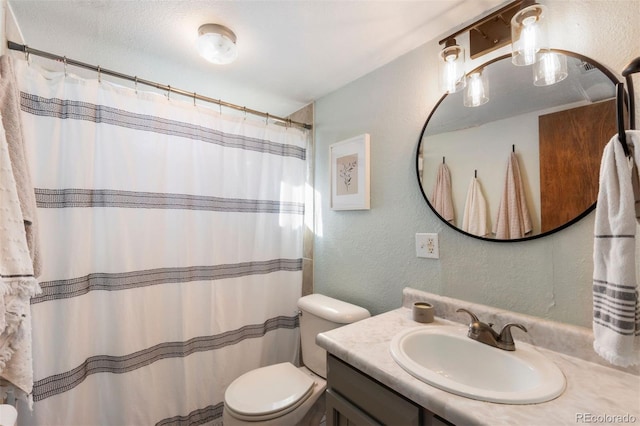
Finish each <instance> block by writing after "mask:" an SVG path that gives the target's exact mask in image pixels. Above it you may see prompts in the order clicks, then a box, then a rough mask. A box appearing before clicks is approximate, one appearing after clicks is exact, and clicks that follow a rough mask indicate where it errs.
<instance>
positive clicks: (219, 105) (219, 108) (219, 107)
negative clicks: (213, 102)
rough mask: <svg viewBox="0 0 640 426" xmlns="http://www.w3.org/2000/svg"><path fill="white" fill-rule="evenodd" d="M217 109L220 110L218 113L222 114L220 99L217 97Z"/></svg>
mask: <svg viewBox="0 0 640 426" xmlns="http://www.w3.org/2000/svg"><path fill="white" fill-rule="evenodd" d="M218 111H219V112H220V115H222V100H221V99H218Z"/></svg>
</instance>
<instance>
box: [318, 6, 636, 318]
mask: <svg viewBox="0 0 640 426" xmlns="http://www.w3.org/2000/svg"><path fill="white" fill-rule="evenodd" d="M543 3H545V4H547V5H548V6H549V15H550V40H551V43H552V47H554V48H559V49H566V50H571V51H574V52H577V53H580V54H583V55H586V56H588V57H590V58H593V59H596V60H598V61H599V62H601V63H602V64H604V65H605V66H607V67H608V68H609V69H611V70H612V71H614V72H616V74H618V75H619V72H620V71H621V70H622V69H623V68H624V66H626V65H627V64H628V63H629V62H630V61H631V59H633V58H634V57H637V56H639V55H640V45H639V44H640V43H639V40H640V25H638V23H639V22H640V3H638V1H637V0H633V1H604V0H575V1H570V0H564V1H558V0H556V1H544V2H543ZM461 24H462V23H461ZM445 35H446V34H444V35H443V36H445ZM438 50H439V46H438V44H437V41H431V42H428V43H426V44H425V45H423V46H422V47H420V48H418V49H416V50H414V51H412V52H410V53H408V54H406V55H404V56H403V57H401V58H399V59H397V60H395V61H394V62H392V63H390V64H388V65H386V66H384V67H382V68H380V69H378V70H376V71H374V72H372V73H370V74H368V75H366V76H365V77H363V78H361V79H359V80H356V81H355V82H353V83H351V84H349V85H347V86H345V87H343V88H341V89H339V90H337V91H336V92H334V93H332V94H330V95H328V96H326V97H324V98H322V99H320V100H318V101H317V103H316V117H315V126H316V180H315V183H316V191H317V192H316V197H317V200H316V228H317V234H316V238H315V248H314V262H315V269H314V273H315V278H314V283H315V291H316V292H319V293H324V294H327V295H330V296H334V297H338V298H341V299H343V300H347V301H350V302H353V303H357V304H360V305H362V306H364V307H366V308H368V309H369V310H371V312H372V313H374V314H376V313H380V312H383V311H387V310H390V309H393V308H397V307H399V306H400V305H401V298H402V288H403V287H405V286H411V287H415V288H418V289H424V290H426V291H430V292H434V293H438V294H441V295H444V296H449V297H454V298H460V299H465V300H469V301H473V302H476V303H482V304H487V305H491V306H496V307H500V308H505V309H509V310H513V311H517V312H521V313H526V314H530V315H535V316H539V317H544V318H549V319H553V320H557V321H561V322H566V323H571V324H576V325H582V326H587V327H589V326H590V321H591V319H590V318H591V309H592V300H591V274H592V270H593V262H592V245H593V243H592V232H593V222H594V214H593V213H592V214H590V215H589V216H588V217H586V218H585V219H583V220H581V221H580V222H579V223H577V224H575V225H573V226H572V227H570V228H568V229H565V230H563V231H560V232H558V233H556V234H554V235H552V236H549V237H545V238H542V239H539V240H533V241H529V242H520V243H507V244H503V243H492V242H485V241H480V240H476V239H473V238H469V237H466V236H464V235H462V234H460V233H457V232H455V231H454V230H452V229H450V228H449V227H447V226H446V225H444V224H442V223H441V222H440V221H439V220H438V219H437V217H436V216H435V215H434V214H433V213H432V212H431V210H430V209H429V207H428V206H427V204H426V203H425V201H424V200H423V198H422V195H421V194H420V191H419V188H418V184H417V179H416V172H415V166H414V163H415V155H416V152H415V150H416V146H417V143H418V139H419V136H420V131H421V128H422V125H423V123H424V121H425V120H426V117H427V115H428V113H429V111H430V110H431V108H432V107H433V105H435V103H436V101H437V100H438V98H439V96H440V95H439V93H438V89H437V81H438V78H437V73H436V70H437V67H436V63H435V58H436V55H437V52H438ZM500 53H505V51H504V49H501V50H500V51H498V52H496V55H497V54H500ZM486 59H488V57H485V58H482V61H484V60H486ZM468 69H471V68H468ZM494 84H495V83H494ZM636 87H640V84H637V85H636ZM636 98H638V96H637V97H636ZM362 133H369V134H370V135H371V171H372V172H371V173H372V175H371V210H370V211H332V210H331V209H330V208H329V202H328V196H329V176H328V170H329V163H328V150H329V145H330V144H332V143H335V142H338V141H340V140H343V139H346V138H349V137H352V136H356V135H358V134H362ZM416 232H438V233H439V235H440V259H439V260H432V259H418V258H416V257H415V250H414V235H415V233H416Z"/></svg>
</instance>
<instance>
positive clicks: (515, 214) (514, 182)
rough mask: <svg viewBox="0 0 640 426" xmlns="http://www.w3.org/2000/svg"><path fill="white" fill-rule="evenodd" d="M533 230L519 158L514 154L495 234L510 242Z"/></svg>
mask: <svg viewBox="0 0 640 426" xmlns="http://www.w3.org/2000/svg"><path fill="white" fill-rule="evenodd" d="M532 230H533V227H532V225H531V216H530V215H529V209H528V208H527V201H526V198H525V192H524V185H523V184H522V176H521V175H520V166H519V164H518V157H517V156H516V154H515V153H514V152H512V153H511V155H510V156H509V161H508V163H507V174H506V177H505V182H504V189H503V192H502V198H501V199H500V205H499V207H498V216H497V218H496V223H495V224H494V226H493V233H494V234H495V237H496V238H498V239H507V240H508V239H514V238H523V237H525V236H527V235H528V234H530V233H531V231H532Z"/></svg>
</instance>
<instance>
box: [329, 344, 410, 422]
mask: <svg viewBox="0 0 640 426" xmlns="http://www.w3.org/2000/svg"><path fill="white" fill-rule="evenodd" d="M327 382H328V387H329V389H331V391H332V392H336V393H338V394H339V396H341V397H343V398H344V399H346V400H347V401H348V402H350V403H351V404H353V405H355V406H356V407H358V408H359V409H360V410H362V411H363V412H365V413H366V414H367V415H368V416H370V417H371V418H373V419H374V420H375V421H377V422H379V423H382V424H386V425H398V424H402V425H420V424H421V423H422V419H421V412H422V408H421V407H420V406H418V405H416V404H414V403H413V402H411V401H409V400H407V399H406V398H404V397H403V396H401V395H399V394H398V393H396V392H394V391H393V390H391V389H389V388H387V387H386V386H384V385H383V384H381V383H379V382H377V381H376V380H374V379H372V378H371V377H368V376H366V375H365V374H363V373H361V372H360V371H358V370H356V369H355V368H353V367H351V366H350V365H348V364H346V363H345V362H344V361H341V360H339V359H338V358H336V357H334V356H332V355H327Z"/></svg>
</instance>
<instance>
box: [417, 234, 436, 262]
mask: <svg viewBox="0 0 640 426" xmlns="http://www.w3.org/2000/svg"><path fill="white" fill-rule="evenodd" d="M416 256H417V257H425V258H429V259H439V258H440V246H439V244H438V234H437V233H430V234H424V233H418V234H416Z"/></svg>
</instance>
